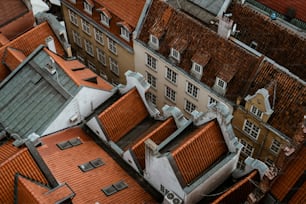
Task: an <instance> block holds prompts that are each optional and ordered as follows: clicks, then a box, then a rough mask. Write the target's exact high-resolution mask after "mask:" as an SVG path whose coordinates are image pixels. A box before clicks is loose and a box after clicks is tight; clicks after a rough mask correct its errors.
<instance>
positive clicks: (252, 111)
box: [251, 105, 262, 118]
mask: <svg viewBox="0 0 306 204" xmlns="http://www.w3.org/2000/svg"><path fill="white" fill-rule="evenodd" d="M251 113H253V114H254V115H255V116H257V117H259V118H261V117H262V112H261V111H260V110H259V109H258V108H256V107H255V106H253V105H252V106H251Z"/></svg>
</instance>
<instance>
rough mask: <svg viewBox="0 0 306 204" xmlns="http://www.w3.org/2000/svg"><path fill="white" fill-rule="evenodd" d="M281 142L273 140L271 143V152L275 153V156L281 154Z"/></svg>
mask: <svg viewBox="0 0 306 204" xmlns="http://www.w3.org/2000/svg"><path fill="white" fill-rule="evenodd" d="M281 144H282V143H281V142H280V141H278V140H276V139H273V140H272V142H271V146H270V150H271V151H272V152H273V153H275V154H278V153H279V150H280V149H281Z"/></svg>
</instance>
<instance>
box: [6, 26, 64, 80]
mask: <svg viewBox="0 0 306 204" xmlns="http://www.w3.org/2000/svg"><path fill="white" fill-rule="evenodd" d="M50 35H51V36H52V37H53V39H54V42H55V46H56V50H57V53H58V54H59V55H64V50H63V47H62V46H61V44H60V42H59V41H58V40H57V37H56V36H55V34H54V33H53V31H52V29H51V27H50V26H49V24H48V23H47V22H44V23H42V24H39V25H37V26H36V27H35V28H33V29H31V30H29V31H28V32H26V33H24V34H23V35H21V36H19V37H18V38H16V39H14V40H12V41H11V42H9V43H7V44H6V45H5V46H2V47H1V48H0V59H2V57H3V54H4V52H5V49H6V47H8V46H10V47H12V48H15V49H18V50H20V51H22V52H23V53H24V54H25V56H29V55H30V54H31V53H32V52H33V51H34V50H35V49H36V48H37V47H38V46H39V45H40V44H45V39H46V37H48V36H50ZM10 72H11V70H8V68H6V67H5V66H4V65H3V64H2V63H0V80H3V79H4V78H5V77H6V76H7V75H8V74H9V73H10Z"/></svg>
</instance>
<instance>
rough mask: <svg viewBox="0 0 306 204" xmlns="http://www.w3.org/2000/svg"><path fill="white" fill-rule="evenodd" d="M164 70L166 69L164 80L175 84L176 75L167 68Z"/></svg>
mask: <svg viewBox="0 0 306 204" xmlns="http://www.w3.org/2000/svg"><path fill="white" fill-rule="evenodd" d="M166 68H167V71H166V79H168V80H169V81H171V82H172V83H174V84H176V78H177V73H176V72H175V71H173V70H172V69H170V68H168V67H166Z"/></svg>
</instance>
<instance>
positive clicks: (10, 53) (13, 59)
mask: <svg viewBox="0 0 306 204" xmlns="http://www.w3.org/2000/svg"><path fill="white" fill-rule="evenodd" d="M4 56H5V57H4V59H3V61H4V63H5V65H6V66H8V67H9V68H10V70H12V71H13V70H14V69H16V68H17V67H18V65H19V64H20V63H21V62H22V61H23V60H24V59H25V58H26V56H25V55H24V54H23V53H22V52H21V51H20V50H17V49H14V48H12V47H7V49H6V52H5V54H4Z"/></svg>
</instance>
